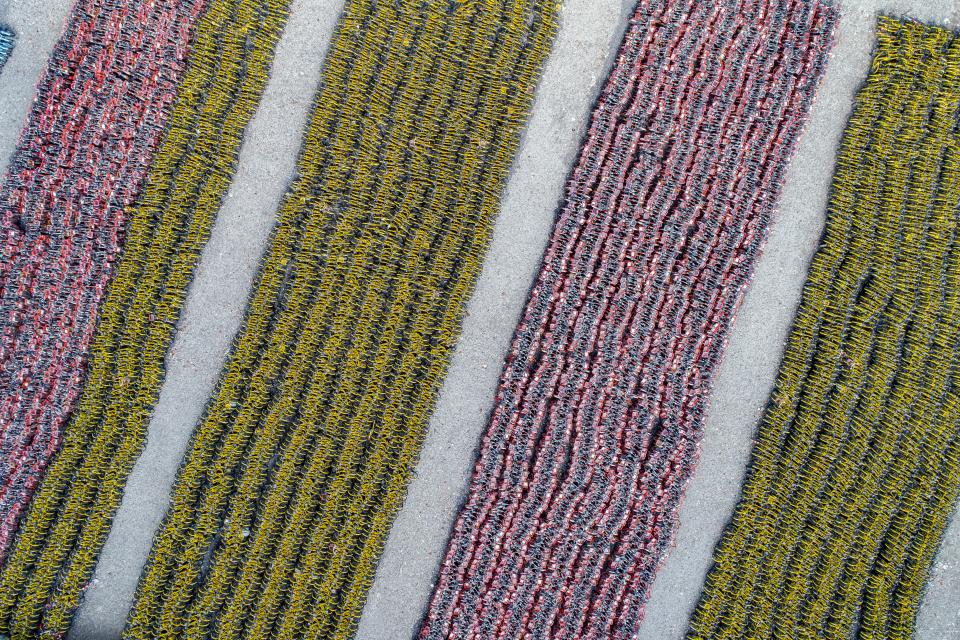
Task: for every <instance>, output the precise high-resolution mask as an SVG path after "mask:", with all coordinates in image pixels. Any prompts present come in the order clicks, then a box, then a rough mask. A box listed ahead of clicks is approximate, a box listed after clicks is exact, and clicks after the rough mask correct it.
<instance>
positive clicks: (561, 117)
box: [0, 0, 960, 640]
mask: <svg viewBox="0 0 960 640" xmlns="http://www.w3.org/2000/svg"><path fill="white" fill-rule="evenodd" d="M633 2H634V0H566V1H565V2H564V10H563V25H562V29H561V32H560V35H559V38H558V40H557V42H556V45H555V47H554V53H553V55H552V56H551V58H550V60H549V62H548V65H547V69H546V72H545V75H544V79H543V82H542V83H541V86H540V89H539V91H538V95H537V102H536V105H535V108H534V112H533V115H532V118H531V121H530V125H529V130H528V132H527V135H526V137H525V139H524V142H523V146H522V148H521V151H520V154H519V156H518V158H517V162H516V164H515V166H514V171H513V176H512V178H511V181H510V183H509V186H508V190H507V193H506V197H505V201H504V207H503V211H502V212H501V214H500V217H499V219H498V223H497V228H496V232H495V236H494V240H493V244H492V246H491V250H490V253H489V256H488V259H487V261H486V264H485V268H484V271H483V274H482V276H481V278H480V282H479V283H478V286H477V290H476V293H475V295H474V297H473V299H472V301H471V303H470V306H469V315H468V317H467V319H466V322H465V325H464V332H463V336H462V338H461V340H460V343H459V345H458V348H457V351H456V354H455V356H454V359H453V362H452V365H451V368H450V373H449V376H448V378H447V381H446V384H445V386H444V390H443V393H442V395H441V397H440V401H439V405H438V407H437V411H436V413H435V415H434V418H433V420H432V421H431V425H430V432H429V435H428V438H427V441H426V444H425V447H424V451H423V455H422V457H421V462H420V465H419V467H418V469H417V476H416V478H415V480H414V481H413V483H412V485H411V487H410V493H409V497H408V499H407V503H406V506H405V507H404V509H403V511H402V512H401V514H400V516H399V518H398V519H397V522H396V524H395V526H394V528H393V530H392V532H391V535H390V539H389V542H388V544H387V550H386V553H385V555H384V558H383V560H382V562H381V564H380V568H379V571H378V574H377V580H376V583H375V584H374V587H373V589H372V591H371V593H370V599H369V601H368V603H367V607H366V609H365V611H364V616H363V619H362V621H361V625H360V631H359V635H358V637H359V638H361V639H362V640H388V639H389V640H404V639H406V638H412V637H413V634H414V633H415V629H416V626H417V624H418V622H419V619H420V617H421V615H422V613H423V610H424V608H425V606H426V601H427V598H428V597H429V594H430V590H431V583H432V581H433V579H434V575H435V572H436V570H437V567H438V565H439V561H440V556H441V554H442V553H443V550H444V544H445V542H446V537H447V534H448V531H449V528H450V526H451V525H452V521H453V518H454V516H455V513H456V509H457V507H458V506H459V504H460V501H461V500H462V496H463V492H464V490H465V488H466V484H467V480H468V477H469V473H470V469H471V466H472V464H473V460H474V455H475V448H476V446H477V443H478V441H479V437H480V433H481V431H482V429H483V427H484V426H485V421H486V417H487V413H488V411H489V410H490V406H491V402H492V399H493V393H494V390H495V385H496V381H497V377H498V375H499V372H500V366H501V363H502V359H503V356H504V354H505V352H506V349H507V346H508V343H509V340H510V336H511V333H512V331H513V328H514V325H515V323H516V320H517V318H518V316H519V314H520V311H521V309H522V306H523V304H524V302H525V300H526V295H527V290H528V288H529V287H530V284H531V283H532V281H533V276H534V272H535V270H536V269H537V267H538V265H539V261H540V255H541V252H542V251H543V247H544V245H545V243H546V240H547V235H548V233H549V230H550V225H551V222H552V220H553V215H554V210H555V207H556V205H557V202H558V201H559V198H560V194H561V189H562V187H563V183H564V180H565V178H566V175H567V171H568V170H569V167H570V165H571V163H572V161H573V159H574V157H575V154H576V151H577V147H578V144H579V139H580V136H581V135H582V132H583V129H584V127H585V125H586V120H587V117H588V115H589V111H590V107H591V104H592V101H593V99H594V97H595V95H596V92H597V90H598V88H599V85H600V82H601V81H602V79H603V77H604V76H605V74H606V69H607V67H608V66H609V64H610V62H611V57H612V55H613V52H614V50H615V48H616V46H617V44H618V43H619V37H620V33H621V31H622V29H623V25H624V21H625V19H626V17H627V15H628V14H629V12H630V10H631V9H632V6H633ZM70 4H71V3H70V0H0V20H6V21H7V22H9V23H10V24H11V25H12V26H13V27H14V28H15V29H16V30H17V32H18V36H19V38H18V42H17V47H16V49H15V50H14V53H13V56H12V57H11V59H10V62H9V63H8V64H7V67H6V68H5V69H4V71H3V73H2V75H0V167H3V166H5V164H6V158H7V157H8V156H9V154H10V151H11V150H12V148H13V146H14V144H15V142H16V136H17V135H18V133H19V129H20V125H21V123H22V122H23V119H24V117H25V115H26V113H27V110H28V109H29V106H30V101H31V100H32V96H33V88H34V86H35V84H36V81H37V78H38V77H39V74H40V73H41V71H42V69H43V67H44V65H45V62H46V57H47V55H48V53H49V51H50V49H51V48H52V46H53V42H54V40H55V38H56V37H57V36H58V35H59V33H60V30H61V29H62V25H63V20H64V18H65V16H66V14H67V12H68V10H69V6H70ZM841 4H842V5H843V7H844V9H845V11H844V18H843V21H842V22H841V25H840V30H839V34H838V42H837V45H836V47H835V49H834V53H833V57H832V61H831V64H830V67H829V69H828V72H827V77H826V79H825V81H824V85H823V87H822V89H821V91H820V93H819V97H818V100H817V102H816V105H815V107H814V110H813V113H812V117H811V121H810V124H809V126H808V128H807V132H806V134H805V135H804V138H803V140H802V143H801V147H800V150H799V153H798V156H797V157H796V159H795V160H794V162H793V163H792V165H791V169H790V172H789V175H788V181H787V185H786V191H785V194H784V201H783V206H782V208H781V212H780V214H779V217H778V219H777V221H776V223H775V224H774V226H773V228H772V230H771V235H770V240H769V242H768V244H767V248H766V251H765V253H764V256H763V258H762V259H761V261H760V264H759V265H758V268H757V272H756V276H755V279H754V283H753V286H752V287H751V289H750V291H749V293H748V295H747V298H746V301H745V303H744V306H743V308H742V309H741V311H740V315H739V317H738V319H737V322H736V325H735V327H734V332H733V335H732V337H731V340H730V347H729V350H728V353H727V357H726V359H725V361H724V364H723V366H722V368H721V371H720V375H719V379H718V380H717V385H716V388H715V392H714V394H713V399H712V402H711V409H710V415H709V419H708V422H707V433H706V437H705V439H704V441H703V446H702V456H701V462H700V466H699V469H698V471H697V475H696V477H695V478H694V480H693V481H692V482H691V484H690V486H689V488H688V491H687V499H686V501H685V503H684V506H683V509H682V513H681V519H682V526H681V529H680V534H679V539H678V543H677V548H676V549H675V550H674V551H673V553H672V555H671V556H670V557H669V559H668V560H667V562H666V564H665V565H664V567H663V570H662V571H661V574H660V577H659V579H658V580H657V582H656V584H655V585H654V590H653V596H652V600H651V602H650V605H649V607H648V609H647V616H646V621H645V622H644V625H643V627H642V630H641V633H640V636H639V637H640V639H641V640H653V639H657V640H661V639H663V640H673V639H679V638H681V637H682V634H683V631H684V628H685V624H686V621H687V618H688V616H689V613H690V610H691V609H692V607H693V606H694V604H695V603H696V598H697V595H698V593H699V589H700V586H701V585H702V582H703V578H704V575H705V573H706V571H707V569H708V568H709V563H710V557H711V554H712V550H713V546H714V545H715V544H716V541H717V539H718V536H719V534H720V531H721V529H722V527H723V526H724V524H725V523H726V522H727V519H728V518H729V516H730V514H731V511H732V508H733V505H734V504H735V502H736V499H737V496H738V492H739V487H740V483H741V481H742V478H743V472H744V469H745V465H746V462H747V457H748V454H749V450H750V440H751V438H752V436H753V433H754V430H755V428H756V421H757V419H758V418H759V416H760V411H761V408H762V407H763V405H764V403H765V402H766V398H767V395H768V394H769V392H770V388H771V386H772V384H773V381H774V378H775V376H776V371H777V366H778V365H779V360H780V356H781V352H782V349H783V343H784V340H785V337H786V334H787V331H788V330H789V326H790V321H791V318H792V316H793V313H794V310H795V308H796V305H797V303H798V301H799V298H800V291H801V287H802V284H803V281H804V278H805V275H806V269H807V265H808V263H809V260H810V258H811V256H812V254H813V251H814V248H815V246H816V242H817V239H818V237H819V234H820V232H821V229H822V225H823V215H824V210H825V205H826V199H827V193H828V188H829V183H830V178H831V175H832V173H833V158H834V156H835V150H836V145H837V143H838V141H839V138H840V135H841V132H842V130H843V126H844V123H845V121H846V118H847V115H848V113H849V109H850V106H851V99H852V96H853V94H854V92H855V91H856V89H857V88H858V86H859V84H860V83H861V82H862V80H863V78H864V76H865V74H866V72H867V68H868V64H869V57H870V52H871V47H872V44H873V24H874V16H875V15H876V13H877V11H884V12H886V13H891V14H894V15H900V14H908V15H911V16H914V17H916V18H920V19H923V20H929V21H935V22H938V23H940V24H947V25H952V26H953V27H954V28H960V0H909V1H908V0H902V1H896V0H841ZM341 7H342V0H294V2H293V10H292V14H291V17H290V21H289V23H288V25H287V28H286V31H285V33H284V37H283V40H282V41H281V43H280V47H279V50H278V53H277V58H276V61H275V64H274V71H273V76H272V79H271V82H270V85H269V86H268V88H267V92H266V95H265V97H264V100H263V103H262V105H261V108H260V110H259V112H258V114H257V116H256V117H255V118H254V120H253V122H252V124H251V126H250V129H249V132H248V136H247V140H246V142H245V144H244V147H243V151H242V155H241V164H240V170H239V171H238V174H237V179H236V180H235V182H234V184H233V186H232V188H231V190H230V193H229V195H228V198H227V200H226V202H225V203H224V206H223V209H222V211H221V212H220V215H219V218H218V221H217V224H216V225H215V227H214V229H213V235H212V238H211V240H210V243H209V245H208V247H207V250H206V251H205V253H204V256H203V260H202V262H201V264H200V268H199V270H198V274H197V279H196V281H195V282H194V284H193V286H192V287H191V290H190V295H189V298H188V301H187V306H186V309H185V313H184V316H183V319H182V321H181V327H180V332H179V334H178V336H177V340H176V342H175V344H174V347H173V350H172V352H171V354H170V356H169V360H168V377H167V381H166V383H165V385H164V387H163V391H162V394H161V398H160V403H159V405H158V407H157V412H156V415H155V416H154V419H153V421H152V423H151V426H150V437H149V441H148V444H147V449H146V451H145V452H144V454H143V456H142V457H141V459H140V461H139V462H138V464H137V466H136V469H135V470H134V473H133V476H132V477H131V480H130V483H129V485H128V487H127V492H126V494H125V497H124V501H123V505H122V506H121V509H120V512H119V513H118V515H117V519H116V521H115V525H114V529H113V531H112V533H111V536H110V538H109V540H108V542H107V546H106V548H105V549H104V552H103V555H102V558H101V562H100V564H99V566H98V568H97V573H96V575H95V578H94V582H93V584H92V585H91V587H90V589H89V591H88V592H87V597H86V600H85V602H84V604H83V606H82V607H81V610H80V612H79V615H78V620H77V623H76V624H75V625H74V629H73V631H72V632H71V634H70V637H71V638H74V639H75V640H101V639H102V640H113V639H115V638H118V637H119V633H120V630H121V629H122V626H123V622H124V619H125V617H126V613H127V610H128V608H129V606H130V602H131V598H132V594H133V589H134V588H135V586H136V581H137V578H138V576H139V572H140V567H141V565H142V563H143V561H144V559H145V558H146V555H147V552H148V551H149V547H150V542H151V538H152V534H153V530H154V528H155V527H156V525H157V524H158V522H159V520H160V518H161V517H162V515H163V511H164V510H165V508H166V504H167V496H168V492H169V489H170V484H171V483H172V481H173V478H174V475H175V473H176V469H177V465H178V463H179V460H180V459H181V457H182V455H183V451H184V448H185V447H186V443H187V440H188V438H189V434H190V432H191V430H192V429H193V427H194V426H195V424H196V421H197V418H198V417H199V415H200V413H201V411H202V410H203V405H204V402H205V401H206V398H207V396H208V395H209V392H210V390H211V388H212V386H213V384H214V382H215V380H216V375H217V373H218V372H219V369H220V367H221V365H222V362H223V358H224V356H225V354H226V350H227V347H228V345H229V342H230V340H231V338H232V337H233V334H234V332H235V331H236V329H237V327H238V325H239V322H240V318H241V314H242V312H243V308H244V305H245V302H246V295H247V290H248V288H249V286H250V283H251V281H252V279H253V275H254V273H255V269H256V264H257V260H258V259H259V256H260V254H261V253H262V251H263V248H264V243H265V241H266V238H267V235H268V233H269V229H270V226H271V224H272V220H273V215H274V211H275V209H276V206H277V203H278V200H279V198H280V195H281V193H282V192H283V189H284V188H285V187H286V185H287V183H288V181H289V179H290V177H291V172H292V169H293V165H294V161H295V157H296V152H297V149H298V148H299V139H300V133H301V130H302V127H303V124H304V121H305V118H306V113H307V110H308V109H309V105H310V99H311V97H312V93H313V91H314V89H315V87H316V84H317V80H318V74H319V69H320V65H321V62H322V56H323V51H324V49H325V47H326V45H327V42H328V40H329V36H330V33H331V31H332V29H333V27H334V25H335V23H336V19H337V17H338V15H339V12H340V9H341ZM957 602H960V519H955V520H954V523H953V525H952V526H951V528H950V529H949V530H948V532H947V536H946V538H945V540H944V544H943V547H942V549H941V551H940V554H939V556H938V559H937V563H936V566H935V569H934V573H933V577H932V580H931V583H930V589H929V592H928V594H927V597H926V599H925V602H924V605H923V608H922V610H921V614H920V619H919V621H918V634H917V637H918V639H919V640H934V639H936V640H941V639H946V638H960V610H958V607H957V604H956V603H957Z"/></svg>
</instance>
